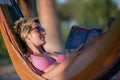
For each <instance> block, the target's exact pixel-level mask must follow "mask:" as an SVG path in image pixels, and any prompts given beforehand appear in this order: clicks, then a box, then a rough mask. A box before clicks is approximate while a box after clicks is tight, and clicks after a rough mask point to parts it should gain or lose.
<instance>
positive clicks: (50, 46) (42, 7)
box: [37, 0, 63, 52]
mask: <svg viewBox="0 0 120 80" xmlns="http://www.w3.org/2000/svg"><path fill="white" fill-rule="evenodd" d="M37 10H38V16H39V19H40V22H41V25H42V26H43V27H44V28H45V29H46V41H47V43H46V45H45V48H46V50H49V51H52V52H54V51H62V50H63V49H62V41H61V33H60V32H61V31H60V27H59V24H58V18H57V15H56V9H55V1H54V0H37Z"/></svg>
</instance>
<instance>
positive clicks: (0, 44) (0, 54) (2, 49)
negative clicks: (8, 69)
mask: <svg viewBox="0 0 120 80" xmlns="http://www.w3.org/2000/svg"><path fill="white" fill-rule="evenodd" d="M9 63H11V61H10V57H9V55H8V52H7V49H6V46H5V44H4V41H3V38H2V36H1V33H0V65H4V64H9Z"/></svg>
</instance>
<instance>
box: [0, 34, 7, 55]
mask: <svg viewBox="0 0 120 80" xmlns="http://www.w3.org/2000/svg"><path fill="white" fill-rule="evenodd" d="M4 53H7V49H6V46H5V44H4V41H3V38H2V35H1V33H0V55H3V54H4Z"/></svg>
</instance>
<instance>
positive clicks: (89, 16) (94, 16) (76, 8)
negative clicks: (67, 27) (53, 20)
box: [58, 0, 117, 29]
mask: <svg viewBox="0 0 120 80" xmlns="http://www.w3.org/2000/svg"><path fill="white" fill-rule="evenodd" d="M63 6H64V8H63ZM68 8H69V10H68ZM58 9H59V12H60V16H61V17H62V19H67V20H68V19H69V20H75V21H78V22H79V23H80V24H85V26H84V27H95V26H101V28H103V29H104V28H105V27H106V24H107V21H108V19H109V17H110V16H116V15H117V6H116V5H115V4H114V3H113V2H112V0H99V1H98V0H68V2H67V3H64V4H58Z"/></svg>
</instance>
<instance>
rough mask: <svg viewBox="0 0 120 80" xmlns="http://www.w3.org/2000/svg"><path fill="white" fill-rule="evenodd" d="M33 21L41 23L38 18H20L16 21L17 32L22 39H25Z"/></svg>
mask: <svg viewBox="0 0 120 80" xmlns="http://www.w3.org/2000/svg"><path fill="white" fill-rule="evenodd" d="M33 22H37V23H39V19H38V18H20V19H19V20H17V21H16V22H15V26H14V29H15V32H16V33H17V34H18V35H19V37H21V39H22V40H23V41H24V39H25V37H26V36H27V34H28V33H29V32H30V30H31V24H32V23H33Z"/></svg>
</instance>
